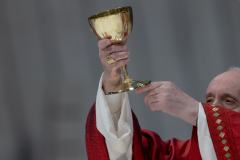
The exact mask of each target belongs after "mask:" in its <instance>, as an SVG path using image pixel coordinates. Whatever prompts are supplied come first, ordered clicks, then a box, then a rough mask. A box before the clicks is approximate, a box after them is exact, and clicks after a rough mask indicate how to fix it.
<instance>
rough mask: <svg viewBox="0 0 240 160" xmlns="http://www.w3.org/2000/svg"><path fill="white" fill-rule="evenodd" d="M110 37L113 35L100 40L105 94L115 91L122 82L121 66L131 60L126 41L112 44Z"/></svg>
mask: <svg viewBox="0 0 240 160" xmlns="http://www.w3.org/2000/svg"><path fill="white" fill-rule="evenodd" d="M110 39H111V36H108V37H105V38H104V39H102V40H100V41H99V42H98V47H99V58H100V60H101V63H102V66H103V69H104V74H103V90H104V92H105V94H106V93H108V92H110V91H113V90H114V89H115V88H116V87H117V86H118V85H119V84H120V83H121V66H123V65H126V64H128V63H129V62H130V60H129V55H130V53H129V52H128V51H127V47H126V45H125V44H124V43H123V44H112V42H111V40H110ZM109 60H110V61H109ZM109 62H111V63H109Z"/></svg>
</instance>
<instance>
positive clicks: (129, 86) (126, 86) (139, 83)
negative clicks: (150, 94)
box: [107, 80, 151, 95]
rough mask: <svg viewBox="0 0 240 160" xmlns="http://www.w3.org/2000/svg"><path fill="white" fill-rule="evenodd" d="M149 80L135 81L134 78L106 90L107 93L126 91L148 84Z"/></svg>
mask: <svg viewBox="0 0 240 160" xmlns="http://www.w3.org/2000/svg"><path fill="white" fill-rule="evenodd" d="M150 83H151V81H150V80H149V81H136V80H130V81H128V82H124V81H123V83H122V84H120V86H119V87H117V88H116V89H115V90H114V91H112V92H108V93H107V95H110V94H117V93H122V92H127V91H132V90H134V89H137V88H141V87H144V86H146V85H148V84H150Z"/></svg>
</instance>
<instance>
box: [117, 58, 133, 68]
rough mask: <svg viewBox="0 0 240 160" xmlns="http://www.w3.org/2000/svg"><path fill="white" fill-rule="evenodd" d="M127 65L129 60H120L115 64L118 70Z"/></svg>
mask: <svg viewBox="0 0 240 160" xmlns="http://www.w3.org/2000/svg"><path fill="white" fill-rule="evenodd" d="M129 63H130V59H129V58H126V59H122V60H119V61H117V62H116V67H117V68H120V67H122V66H124V65H127V64H129Z"/></svg>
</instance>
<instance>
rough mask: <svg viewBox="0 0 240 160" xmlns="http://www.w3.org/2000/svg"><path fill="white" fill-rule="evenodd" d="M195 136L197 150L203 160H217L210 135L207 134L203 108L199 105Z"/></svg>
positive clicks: (207, 129)
mask: <svg viewBox="0 0 240 160" xmlns="http://www.w3.org/2000/svg"><path fill="white" fill-rule="evenodd" d="M197 134H198V144H199V150H200V153H201V156H202V159H203V160H207V159H211V160H217V157H216V153H215V150H214V147H213V143H212V139H211V135H210V132H209V128H208V124H207V118H206V114H205V112H204V109H203V106H202V104H201V103H199V112H198V122H197Z"/></svg>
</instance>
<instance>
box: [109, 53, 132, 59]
mask: <svg viewBox="0 0 240 160" xmlns="http://www.w3.org/2000/svg"><path fill="white" fill-rule="evenodd" d="M129 55H130V53H129V52H127V51H124V52H116V53H112V54H111V58H113V59H115V60H122V59H126V58H128V57H129Z"/></svg>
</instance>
